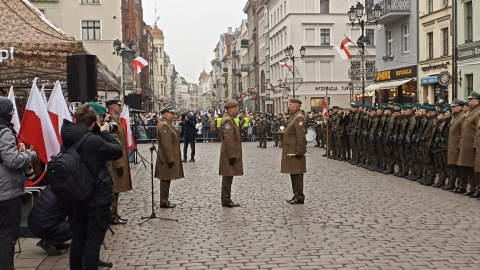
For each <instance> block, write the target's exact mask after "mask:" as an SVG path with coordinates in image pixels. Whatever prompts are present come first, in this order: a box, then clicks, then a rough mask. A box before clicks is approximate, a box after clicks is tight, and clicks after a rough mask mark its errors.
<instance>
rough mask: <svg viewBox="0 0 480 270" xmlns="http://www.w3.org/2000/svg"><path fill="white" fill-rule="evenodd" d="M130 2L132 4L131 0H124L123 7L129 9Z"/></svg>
mask: <svg viewBox="0 0 480 270" xmlns="http://www.w3.org/2000/svg"><path fill="white" fill-rule="evenodd" d="M129 4H130V0H123V9H125V10H128V5H129Z"/></svg>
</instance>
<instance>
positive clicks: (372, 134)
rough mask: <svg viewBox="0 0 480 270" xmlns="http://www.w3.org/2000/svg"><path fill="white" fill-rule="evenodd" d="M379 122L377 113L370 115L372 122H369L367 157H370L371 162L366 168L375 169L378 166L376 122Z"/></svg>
mask: <svg viewBox="0 0 480 270" xmlns="http://www.w3.org/2000/svg"><path fill="white" fill-rule="evenodd" d="M379 122H380V118H379V117H378V116H377V115H374V116H373V117H372V122H371V124H370V130H369V131H368V132H369V136H368V140H369V147H368V149H369V158H371V160H372V161H371V163H370V166H369V167H368V169H370V170H375V169H376V168H377V167H378V156H377V151H376V147H377V145H376V144H377V142H376V140H377V129H378V123H379Z"/></svg>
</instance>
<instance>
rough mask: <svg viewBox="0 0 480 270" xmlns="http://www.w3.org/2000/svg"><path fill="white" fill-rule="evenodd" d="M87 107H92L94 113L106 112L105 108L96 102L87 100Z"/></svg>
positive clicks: (102, 113) (101, 113)
mask: <svg viewBox="0 0 480 270" xmlns="http://www.w3.org/2000/svg"><path fill="white" fill-rule="evenodd" d="M88 107H90V108H92V109H93V111H94V112H95V114H96V115H104V114H106V113H107V109H105V107H103V106H102V105H100V104H98V103H96V102H89V103H88Z"/></svg>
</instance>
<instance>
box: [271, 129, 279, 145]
mask: <svg viewBox="0 0 480 270" xmlns="http://www.w3.org/2000/svg"><path fill="white" fill-rule="evenodd" d="M272 136H273V141H274V142H275V146H278V133H275V132H273V134H272Z"/></svg>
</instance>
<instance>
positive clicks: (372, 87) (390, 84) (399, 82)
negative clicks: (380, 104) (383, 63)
mask: <svg viewBox="0 0 480 270" xmlns="http://www.w3.org/2000/svg"><path fill="white" fill-rule="evenodd" d="M412 80H413V79H403V80H396V81H390V82H382V83H375V84H371V85H369V86H368V87H367V88H365V90H366V91H374V90H381V89H392V88H396V87H398V86H400V85H402V84H406V83H408V82H410V81H412Z"/></svg>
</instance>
